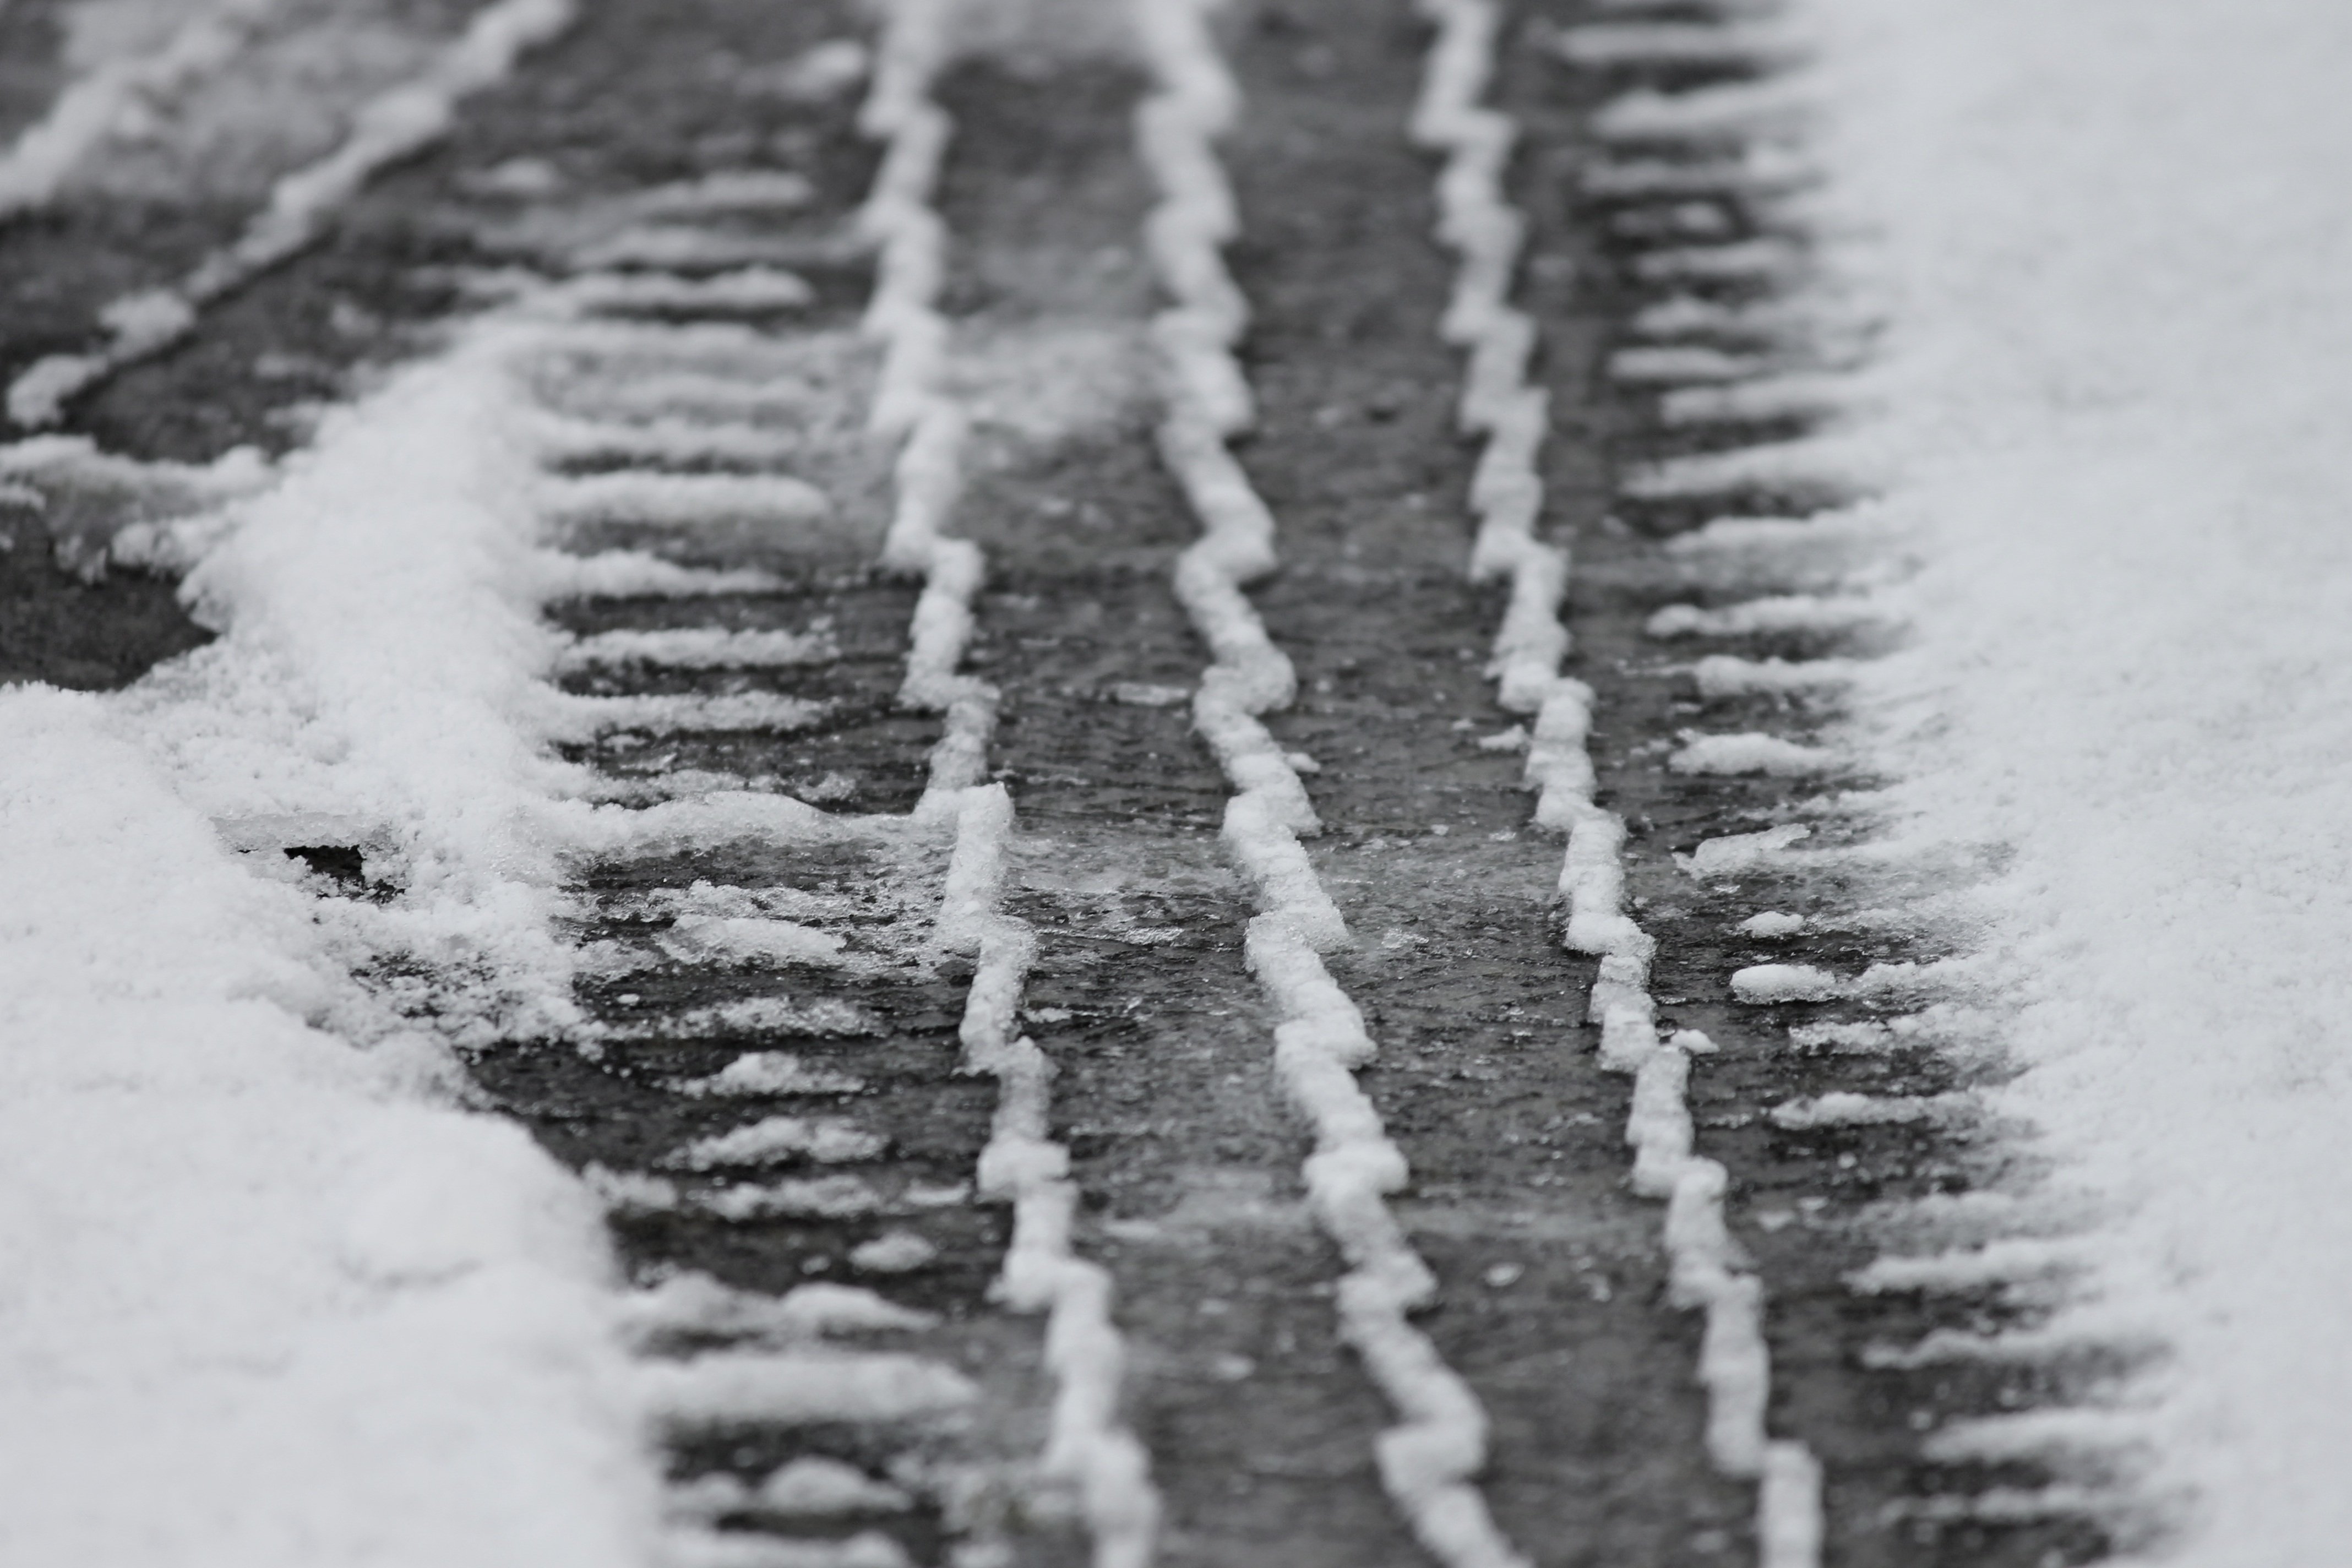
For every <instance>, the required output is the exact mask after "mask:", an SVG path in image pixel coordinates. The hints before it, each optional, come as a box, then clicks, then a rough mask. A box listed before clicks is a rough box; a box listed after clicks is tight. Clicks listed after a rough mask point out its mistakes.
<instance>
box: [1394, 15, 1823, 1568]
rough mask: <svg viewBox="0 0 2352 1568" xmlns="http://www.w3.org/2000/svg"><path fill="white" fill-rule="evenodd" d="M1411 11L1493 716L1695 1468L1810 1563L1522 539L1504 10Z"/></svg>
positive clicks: (1735, 1276)
mask: <svg viewBox="0 0 2352 1568" xmlns="http://www.w3.org/2000/svg"><path fill="white" fill-rule="evenodd" d="M1422 9H1423V14H1424V15H1425V16H1429V17H1430V18H1431V19H1432V20H1433V21H1434V22H1435V23H1436V24H1437V28H1438V31H1437V35H1436V37H1435V39H1434V40H1433V43H1432V45H1431V47H1430V56H1429V65H1428V72H1427V75H1426V76H1425V78H1424V79H1423V92H1422V97H1421V100H1420V101H1419V103H1418V104H1416V106H1415V108H1414V112H1413V122H1412V132H1413V136H1414V139H1415V140H1416V141H1417V142H1421V143H1422V144H1423V145H1424V146H1428V147H1431V148H1433V149H1438V150H1442V151H1444V153H1446V154H1447V159H1446V163H1445V164H1444V172H1443V173H1442V174H1441V175H1440V178H1439V183H1438V211H1439V217H1438V235H1439V237H1440V238H1441V239H1443V240H1444V242H1445V243H1446V244H1447V245H1449V246H1450V247H1452V248H1453V249H1454V251H1455V253H1456V254H1457V255H1458V256H1459V257H1460V258H1461V269H1460V271H1459V273H1458V274H1457V276H1456V280H1455V291H1454V298H1453V300H1452V302H1451V303H1450V304H1449V306H1448V308H1447V310H1446V314H1445V319H1444V322H1443V325H1442V327H1441V329H1440V330H1441V331H1442V332H1443V334H1444V336H1445V338H1446V339H1447V340H1448V341H1449V342H1454V343H1455V344H1457V345H1459V346H1461V347H1463V348H1465V349H1466V350H1467V351H1468V354H1469V363H1470V369H1469V377H1468V380H1467V382H1466V384H1465V388H1464V391H1463V395H1462V403H1461V423H1462V426H1463V428H1464V429H1465V432H1468V433H1471V434H1475V435H1478V436H1483V437H1485V443H1486V444H1485V448H1484V450H1483V452H1482V454H1481V456H1480V458H1479V463H1478V468H1477V470H1476V473H1475V478H1474V479H1473V480H1472V484H1471V492H1470V506H1471V510H1472V511H1473V512H1474V513H1475V515H1476V517H1477V519H1478V533H1477V542H1476V544H1475V548H1474V550H1473V552H1472V559H1471V572H1472V574H1473V575H1474V576H1480V577H1485V576H1501V577H1505V578H1507V581H1508V582H1509V584H1510V607H1509V610H1508V612H1507V615H1506V617H1505V620H1504V623H1503V626H1502V629H1501V631H1500V632H1499V634H1498V635H1497V637H1496V645H1495V655H1494V658H1493V660H1492V661H1491V663H1490V664H1489V666H1488V668H1489V670H1490V672H1491V673H1493V674H1494V675H1495V676H1496V678H1497V682H1498V686H1499V689H1500V696H1501V700H1502V704H1503V706H1504V707H1505V708H1507V709H1509V710H1513V711H1515V712H1522V713H1529V714H1532V715H1533V716H1534V719H1535V727H1534V731H1533V735H1532V737H1531V740H1530V742H1529V744H1528V772H1527V779H1528V785H1529V786H1530V787H1531V788H1533V789H1535V790H1536V791H1538V799H1537V805H1536V812H1535V820H1536V823H1537V825H1538V826H1544V827H1549V828H1552V829H1555V830H1560V829H1565V830H1566V831H1567V833H1568V835H1569V845H1568V854H1567V859H1566V863H1565V864H1564V866H1563V867H1562V868H1561V872H1560V891H1561V893H1562V895H1563V896H1564V897H1565V899H1566V900H1567V901H1568V928H1567V940H1568V944H1569V946H1570V947H1571V948H1573V949H1575V950H1577V951H1579V952H1586V953H1590V954H1592V955H1593V956H1595V957H1598V958H1599V959H1600V960H1601V973H1600V977H1599V979H1598V980H1597V981H1596V982H1595V984H1594V985H1593V988H1592V994H1591V1002H1590V1005H1589V1008H1590V1014H1591V1018H1592V1020H1593V1021H1594V1022H1596V1023H1598V1024H1599V1025H1600V1026H1601V1065H1602V1066H1603V1067H1605V1068H1611V1069H1612V1070H1615V1071H1620V1072H1628V1071H1630V1072H1632V1073H1633V1074H1634V1079H1635V1081H1634V1090H1633V1110H1632V1113H1631V1116H1630V1118H1629V1120H1628V1122H1627V1124H1626V1134H1625V1136H1626V1142H1629V1143H1630V1144H1632V1145H1633V1149H1634V1167H1633V1186H1634V1190H1635V1191H1636V1192H1638V1193H1642V1194H1645V1195H1648V1196H1652V1197H1660V1198H1664V1199H1665V1200H1666V1202H1667V1216H1666V1248H1667V1252H1668V1256H1669V1258H1670V1260H1671V1274H1670V1279H1671V1289H1670V1293H1669V1300H1671V1301H1672V1302H1673V1303H1674V1304H1675V1305H1676V1306H1678V1307H1683V1308H1696V1309H1699V1310H1704V1311H1705V1312H1706V1339H1705V1341H1704V1342H1703V1345H1702V1348H1701V1350H1700V1364H1699V1379H1700V1381H1701V1382H1702V1383H1703V1384H1705V1385H1706V1391H1707V1402H1708V1418H1707V1432H1706V1440H1707V1448H1708V1452H1709V1455H1710V1457H1711V1458H1713V1460H1714V1462H1715V1465H1716V1467H1717V1468H1718V1469H1720V1470H1722V1471H1723V1472H1725V1473H1726V1474H1727V1475H1731V1476H1735V1477H1738V1478H1741V1479H1755V1480H1756V1481H1757V1482H1758V1487H1759V1496H1758V1504H1757V1524H1756V1535H1757V1542H1758V1555H1759V1562H1761V1563H1764V1564H1765V1565H1767V1568H1813V1565H1815V1564H1817V1563H1819V1562H1820V1559H1821V1536H1822V1524H1821V1467H1820V1466H1819V1464H1818V1463H1817V1462H1816V1461H1815V1460H1814V1458H1813V1457H1812V1455H1811V1452H1810V1451H1809V1450H1808V1449H1807V1448H1806V1447H1805V1446H1804V1445H1803V1444H1802V1443H1801V1442H1796V1441H1791V1440H1788V1439H1785V1438H1783V1439H1777V1440H1776V1439H1773V1438H1770V1437H1769V1436H1767V1433H1766V1429H1765V1408H1766V1405H1767V1403H1768V1401H1769V1394H1770V1360H1769V1351H1768V1350H1767V1348H1766V1344H1765V1341H1764V1331H1763V1322H1762V1317H1763V1303H1762V1289H1761V1285H1760V1282H1759V1280H1758V1279H1757V1278H1756V1277H1755V1275H1754V1274H1752V1273H1750V1272H1748V1271H1747V1270H1746V1269H1744V1268H1741V1267H1740V1265H1739V1262H1738V1253H1737V1251H1736V1250H1735V1249H1734V1247H1733V1246H1732V1243H1731V1240H1730V1237H1729V1236H1728V1234H1727V1231H1726V1230H1725V1228H1724V1221H1723V1192H1724V1187H1725V1184H1726V1181H1727V1176H1726V1173H1725V1171H1724V1169H1723V1167H1722V1165H1721V1164H1720V1163H1717V1162H1715V1161H1713V1160H1708V1159H1705V1158H1702V1157H1698V1156H1696V1155H1694V1154H1693V1152H1692V1142H1693V1128H1692V1124H1691V1115H1690V1110H1689V1106H1688V1104H1687V1102H1686V1100H1685V1092H1684V1090H1685V1083H1686V1082H1687V1079H1688V1077H1689V1073H1690V1068H1691V1055H1692V1053H1694V1052H1698V1053H1705V1052H1707V1051H1711V1050H1712V1049H1713V1048H1714V1047H1713V1044H1712V1042H1710V1041H1708V1040H1707V1039H1706V1037H1705V1036H1703V1035H1699V1034H1697V1033H1696V1031H1684V1032H1681V1033H1678V1034H1676V1035H1675V1037H1673V1038H1672V1039H1669V1040H1664V1041H1661V1040H1660V1039H1659V1037H1658V1030H1657V1026H1656V1022H1655V1016H1656V1014H1655V1004H1654V1002H1653V1001H1652V999H1651V996H1650V992H1649V962H1650V958H1651V955H1652V953H1653V952H1654V951H1655V945H1656V944H1655V943H1654V942H1653V941H1652V940H1651V939H1650V937H1649V936H1648V935H1647V934H1646V933H1644V932H1643V931H1642V930H1641V929H1640V927H1639V926H1638V925H1637V924H1635V922H1634V921H1633V920H1632V919H1631V918H1630V917H1629V916H1628V915H1627V914H1626V912H1625V910H1624V873H1623V869H1622V865H1621V864H1620V857H1621V854H1622V844H1623V841H1624V831H1625V830H1624V825H1623V824H1622V822H1621V821H1619V820H1618V819H1617V818H1616V817H1615V816H1613V815H1612V814H1610V813H1608V812H1606V811H1603V810H1602V809H1601V808H1600V807H1599V806H1597V805H1594V803H1593V799H1592V795H1593V787H1594V775H1593V771H1592V764H1591V760H1590V759H1589V758H1588V757H1587V756H1586V754H1585V751H1584V742H1585V735H1586V733H1587V732H1588V731H1590V729H1591V704H1592V700H1593V696H1592V690H1591V688H1590V687H1588V686H1586V685H1585V684H1584V683H1583V682H1582V681H1579V680H1574V679H1569V678H1566V677H1563V676H1561V675H1560V674H1559V661H1560V659H1561V658H1562V657H1563V656H1564V655H1565V654H1566V653H1567V651H1568V640H1569V639H1568V632H1567V628H1566V627H1565V626H1562V625H1561V624H1560V622H1559V601H1560V598H1561V596H1562V595H1563V594H1564V593H1565V591H1566V589H1567V579H1568V570H1569V563H1568V559H1567V555H1566V552H1563V551H1561V550H1559V548H1558V547H1556V546H1551V545H1547V544H1544V543H1542V542H1539V541H1538V539H1537V537H1536V534H1535V526H1536V520H1537V516H1538V512H1539V510H1540V509H1541V505H1542V495H1543V488H1542V481H1541V479H1539V477H1538V471H1537V466H1536V465H1537V459H1538V451H1539V448H1540V447H1541V444H1542V441H1543V437H1544V434H1545V430H1546V426H1547V423H1548V414H1549V408H1548V404H1549V400H1548V398H1547V397H1546V396H1545V395H1544V393H1543V392H1542V391H1541V390H1540V389H1539V388H1537V387H1534V386H1531V385H1529V384H1528V381H1527V373H1526V366H1527V363H1528V356H1529V354H1530V353H1531V352H1532V350H1533V348H1534V342H1535V323H1534V321H1532V320H1530V319H1529V318H1528V316H1526V315H1525V314H1523V313H1521V312H1520V311H1518V310H1515V309H1513V308H1512V307H1511V305H1510V303H1509V289H1510V283H1511V278H1512V275H1513V273H1514V271H1515V270H1516V264H1517V259H1518V254H1519V248H1520V245H1521V242H1522V234H1523V225H1522V221H1521V219H1520V216H1519V215H1518V213H1517V211H1516V210H1514V209H1513V208H1512V207H1511V206H1510V205H1508V204H1507V201H1506V200H1505V199H1504V197H1503V194H1502V189H1501V176H1502V171H1503V167H1504V165H1505V163H1506V162H1507V160H1508V158H1509V155H1510V150H1511V146H1512V142H1513V140H1514V136H1515V132H1516V128H1515V127H1514V126H1513V124H1512V122H1511V121H1510V120H1509V118H1508V117H1507V116H1506V115H1503V114H1500V113H1497V112H1496V111H1494V110H1485V109H1482V108H1480V107H1479V103H1480V100H1481V99H1482V98H1483V97H1484V96H1485V91H1486V84H1487V81H1488V79H1489V77H1490V76H1491V74H1492V72H1493V68H1494V49H1495V41H1496V33H1497V31H1498V30H1499V28H1500V26H1501V23H1502V16H1501V14H1500V12H1499V11H1498V9H1497V8H1496V6H1494V5H1491V4H1487V3H1486V0H1424V3H1423V6H1422Z"/></svg>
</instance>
